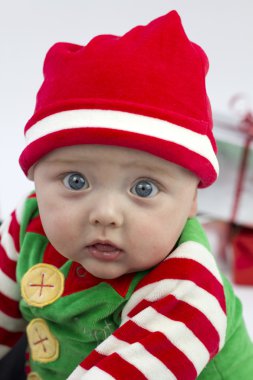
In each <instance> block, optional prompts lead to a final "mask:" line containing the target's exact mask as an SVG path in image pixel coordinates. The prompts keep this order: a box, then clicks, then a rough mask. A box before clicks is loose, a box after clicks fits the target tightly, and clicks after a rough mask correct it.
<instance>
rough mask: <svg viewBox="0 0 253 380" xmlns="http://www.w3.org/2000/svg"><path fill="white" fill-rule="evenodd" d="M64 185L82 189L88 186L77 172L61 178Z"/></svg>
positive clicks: (73, 188) (71, 188)
mask: <svg viewBox="0 0 253 380" xmlns="http://www.w3.org/2000/svg"><path fill="white" fill-rule="evenodd" d="M63 183H64V186H66V188H67V189H70V190H82V189H87V188H88V187H89V183H88V181H87V179H86V178H85V177H84V176H83V175H82V174H79V173H70V174H67V175H66V176H65V177H64V178H63Z"/></svg>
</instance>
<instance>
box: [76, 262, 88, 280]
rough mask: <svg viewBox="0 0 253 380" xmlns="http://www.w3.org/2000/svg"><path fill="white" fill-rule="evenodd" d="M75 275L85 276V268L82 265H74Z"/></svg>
mask: <svg viewBox="0 0 253 380" xmlns="http://www.w3.org/2000/svg"><path fill="white" fill-rule="evenodd" d="M76 275H77V276H78V277H81V278H82V277H85V276H86V270H85V269H84V267H82V265H78V266H77V267H76Z"/></svg>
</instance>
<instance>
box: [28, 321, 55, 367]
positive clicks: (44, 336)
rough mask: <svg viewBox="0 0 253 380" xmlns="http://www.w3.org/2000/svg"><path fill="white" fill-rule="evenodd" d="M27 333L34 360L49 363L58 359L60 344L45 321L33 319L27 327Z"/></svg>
mask: <svg viewBox="0 0 253 380" xmlns="http://www.w3.org/2000/svg"><path fill="white" fill-rule="evenodd" d="M26 332H27V338H28V342H29V347H30V350H31V354H32V359H33V360H35V361H38V362H41V363H48V362H53V361H55V360H56V359H57V358H58V356H59V342H58V340H57V339H56V338H55V336H54V335H53V334H52V333H51V331H50V329H49V327H48V325H47V323H46V321H44V319H41V318H36V319H33V320H32V321H31V322H30V323H29V325H28V326H27V328H26Z"/></svg>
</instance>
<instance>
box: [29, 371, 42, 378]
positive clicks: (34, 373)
mask: <svg viewBox="0 0 253 380" xmlns="http://www.w3.org/2000/svg"><path fill="white" fill-rule="evenodd" d="M27 380H41V377H40V376H39V375H38V374H37V373H36V372H30V373H29V375H28V376H27Z"/></svg>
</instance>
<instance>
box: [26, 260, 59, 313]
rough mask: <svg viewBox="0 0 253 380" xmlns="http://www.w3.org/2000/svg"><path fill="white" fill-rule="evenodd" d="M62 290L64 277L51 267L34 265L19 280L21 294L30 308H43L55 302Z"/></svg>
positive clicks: (42, 264)
mask: <svg viewBox="0 0 253 380" xmlns="http://www.w3.org/2000/svg"><path fill="white" fill-rule="evenodd" d="M63 290H64V276H63V274H62V273H61V272H60V271H59V270H58V269H57V268H56V267H54V266H53V265H49V264H44V263H40V264H36V265H34V266H33V267H32V268H30V269H29V270H28V272H26V274H25V275H24V276H23V278H22V280H21V294H22V297H23V298H24V299H25V301H26V302H27V303H28V304H29V305H32V306H37V307H43V306H46V305H49V304H50V303H53V302H55V301H56V300H57V299H58V298H60V297H61V295H62V293H63Z"/></svg>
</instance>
